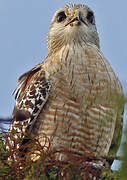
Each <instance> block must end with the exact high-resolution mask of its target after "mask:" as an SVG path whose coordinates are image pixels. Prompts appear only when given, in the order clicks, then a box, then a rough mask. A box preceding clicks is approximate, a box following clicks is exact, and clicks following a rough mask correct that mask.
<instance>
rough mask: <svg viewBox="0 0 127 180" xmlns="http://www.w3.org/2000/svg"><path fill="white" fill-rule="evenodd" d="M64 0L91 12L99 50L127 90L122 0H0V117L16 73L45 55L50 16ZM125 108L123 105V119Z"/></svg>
mask: <svg viewBox="0 0 127 180" xmlns="http://www.w3.org/2000/svg"><path fill="white" fill-rule="evenodd" d="M68 2H74V3H85V4H86V5H88V6H89V7H91V8H92V10H93V11H94V12H95V16H96V24H97V29H98V33H99V37H100V44H101V50H102V52H103V53H104V55H105V57H106V58H107V59H108V61H109V62H110V64H111V66H112V67H113V69H114V71H115V72H116V74H117V75H118V77H119V79H120V81H121V83H122V85H123V87H124V92H127V79H126V77H127V75H126V74H127V73H126V72H127V19H126V18H127V16H126V7H127V1H126V0H122V1H116V0H112V1H109V0H108V1H107V0H103V1H99V0H96V1H95V0H94V1H93V0H89V1H88V0H86V1H84V0H75V1H69V0H68V1H66V0H62V1H61V0H46V1H42V0H36V1H35V0H27V1H26V0H20V1H19V0H11V1H10V0H0V83H1V85H0V118H1V119H3V118H7V117H10V116H11V114H12V111H13V107H14V103H15V101H14V96H12V93H13V90H14V89H15V88H16V86H17V79H18V77H19V76H20V75H21V74H23V73H24V72H26V71H28V70H29V69H31V68H32V67H33V66H35V65H36V64H38V63H40V62H41V61H43V60H44V58H45V57H46V55H47V47H46V36H47V32H48V29H49V25H50V21H51V18H52V16H53V14H54V12H55V11H56V10H57V9H58V8H60V7H61V6H63V5H64V4H65V3H68ZM126 111H127V107H126V108H125V113H124V122H125V120H126V119H127V112H126ZM1 122H2V121H0V123H1ZM124 127H125V125H124Z"/></svg>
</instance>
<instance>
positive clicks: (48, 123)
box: [10, 3, 123, 160]
mask: <svg viewBox="0 0 127 180" xmlns="http://www.w3.org/2000/svg"><path fill="white" fill-rule="evenodd" d="M47 45H48V55H47V57H46V59H45V60H44V61H43V62H42V63H40V64H39V65H37V66H35V67H34V68H33V69H31V70H30V71H28V72H26V73H25V74H23V75H22V76H21V77H20V78H19V80H18V87H17V89H16V90H15V95H16V96H15V97H16V104H15V108H14V112H13V118H12V122H11V127H10V131H12V130H13V129H15V130H16V131H17V134H22V132H25V131H26V130H27V131H29V132H31V133H32V134H34V136H35V138H36V139H38V141H39V142H40V144H41V145H42V146H45V147H48V146H49V144H50V151H51V152H55V151H56V152H57V156H56V159H57V160H66V159H67V155H65V153H64V152H65V151H67V152H70V153H71V154H73V155H79V156H80V155H85V154H86V155H87V154H90V155H91V156H93V157H105V156H107V155H108V153H110V152H111V153H112V152H114V151H115V153H116V151H117V149H118V146H119V143H118V142H119V140H120V136H121V130H122V111H123V105H121V103H120V99H121V98H123V91H122V87H121V84H120V81H119V80H118V78H117V76H116V74H115V73H114V71H113V69H112V68H111V66H110V64H109V62H108V61H107V59H106V58H105V57H104V55H103V53H102V52H101V50H100V44H99V37H98V33H97V29H96V24H95V17H94V12H93V11H92V10H91V9H90V8H89V7H87V6H86V5H83V4H71V3H70V4H67V5H65V6H64V7H63V8H60V9H59V10H57V11H56V12H55V14H54V16H53V18H52V21H51V25H50V29H49V32H48V37H47ZM17 124H21V127H22V130H21V129H20V128H18V126H17ZM24 143H27V140H25V139H23V141H22V143H21V144H24Z"/></svg>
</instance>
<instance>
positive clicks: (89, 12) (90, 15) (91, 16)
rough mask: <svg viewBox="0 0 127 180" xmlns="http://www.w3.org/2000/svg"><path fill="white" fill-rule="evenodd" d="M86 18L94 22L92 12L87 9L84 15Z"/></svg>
mask: <svg viewBox="0 0 127 180" xmlns="http://www.w3.org/2000/svg"><path fill="white" fill-rule="evenodd" d="M86 19H87V20H88V22H89V23H91V24H95V20H94V14H93V12H91V11H88V13H87V16H86Z"/></svg>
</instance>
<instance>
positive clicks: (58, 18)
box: [57, 11, 66, 22]
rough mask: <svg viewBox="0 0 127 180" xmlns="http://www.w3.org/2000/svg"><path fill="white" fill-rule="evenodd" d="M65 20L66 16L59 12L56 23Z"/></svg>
mask: <svg viewBox="0 0 127 180" xmlns="http://www.w3.org/2000/svg"><path fill="white" fill-rule="evenodd" d="M65 19H66V14H65V12H64V11H62V12H60V13H59V14H58V15H57V22H62V21H64V20H65Z"/></svg>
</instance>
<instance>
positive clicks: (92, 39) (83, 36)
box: [47, 4, 99, 51]
mask: <svg viewBox="0 0 127 180" xmlns="http://www.w3.org/2000/svg"><path fill="white" fill-rule="evenodd" d="M68 43H69V44H70V43H79V44H82V43H84V44H89V43H91V44H94V45H96V46H97V47H98V48H99V37H98V33H97V29H96V24H95V17H94V13H93V11H92V10H91V9H90V8H89V7H88V6H86V5H82V4H67V5H65V6H64V7H63V8H60V9H59V10H57V11H56V13H55V15H54V16H53V18H52V21H51V25H50V29H49V33H48V39H47V44H48V50H49V51H52V50H57V49H60V48H61V47H62V46H64V45H66V44H68Z"/></svg>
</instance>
